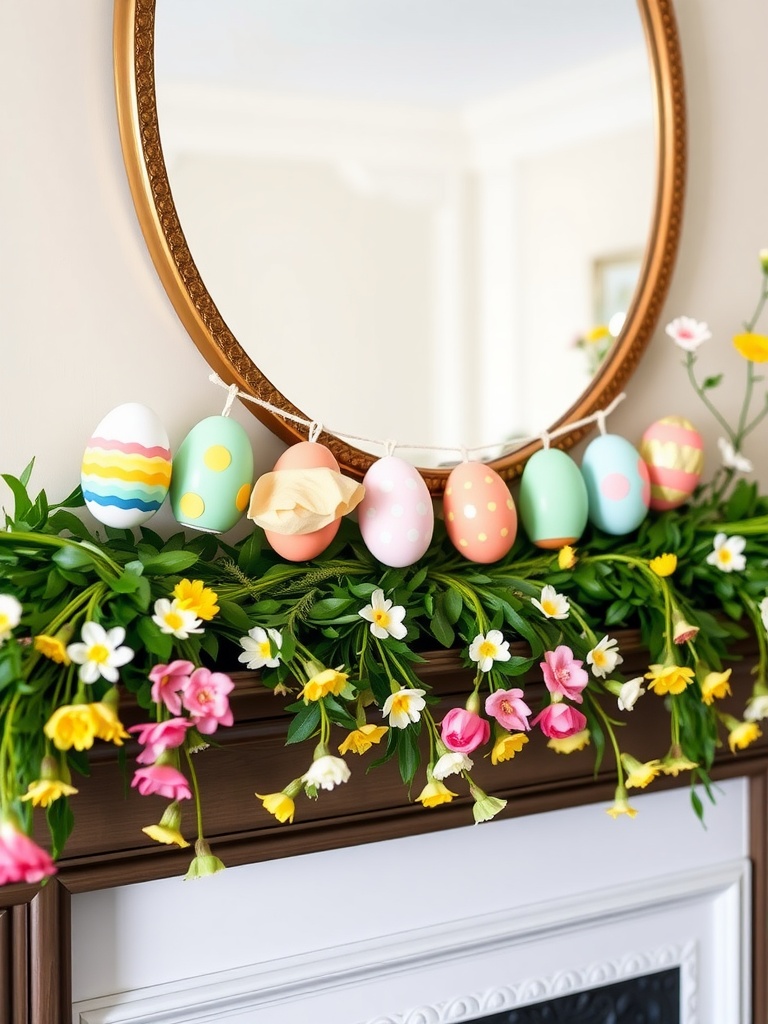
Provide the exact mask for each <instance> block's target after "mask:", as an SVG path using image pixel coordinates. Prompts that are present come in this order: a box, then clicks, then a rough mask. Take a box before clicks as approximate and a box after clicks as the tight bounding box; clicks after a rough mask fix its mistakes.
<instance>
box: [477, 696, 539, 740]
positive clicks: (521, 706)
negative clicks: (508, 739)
mask: <svg viewBox="0 0 768 1024" xmlns="http://www.w3.org/2000/svg"><path fill="white" fill-rule="evenodd" d="M522 696H523V691H522V690H496V691H495V693H492V694H491V695H490V696H489V697H486V698H485V713H486V714H487V715H491V717H492V718H495V719H496V721H497V722H498V723H499V725H501V726H503V727H504V728H505V729H507V730H508V731H509V732H527V731H528V730H529V729H530V725H529V724H528V718H529V716H530V714H531V709H530V708H529V707H528V705H527V704H526V703H525V701H524V700H523V699H522Z"/></svg>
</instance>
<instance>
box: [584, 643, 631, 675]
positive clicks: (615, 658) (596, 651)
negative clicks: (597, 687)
mask: <svg viewBox="0 0 768 1024" xmlns="http://www.w3.org/2000/svg"><path fill="white" fill-rule="evenodd" d="M618 648H619V641H618V640H616V639H614V638H613V637H609V636H604V637H603V639H602V640H601V641H600V643H599V644H597V645H596V646H595V647H593V648H592V650H591V651H590V652H589V654H588V655H587V664H588V665H591V666H592V674H593V675H595V676H597V677H598V678H599V679H605V677H606V676H607V675H608V673H609V672H613V670H614V669H615V668H616V666H617V665H621V663H622V662H623V661H624V659H623V658H622V656H621V655H620V654H619V649H618Z"/></svg>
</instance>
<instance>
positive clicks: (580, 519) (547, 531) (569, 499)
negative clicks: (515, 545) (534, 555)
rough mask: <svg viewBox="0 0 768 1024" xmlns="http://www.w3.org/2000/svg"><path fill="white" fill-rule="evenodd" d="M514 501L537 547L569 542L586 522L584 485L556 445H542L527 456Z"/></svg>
mask: <svg viewBox="0 0 768 1024" xmlns="http://www.w3.org/2000/svg"><path fill="white" fill-rule="evenodd" d="M518 502H519V505H520V520H521V522H522V524H523V528H524V529H525V532H526V533H527V534H528V537H529V539H530V540H531V542H532V543H533V544H535V545H536V546H537V547H540V548H548V549H553V548H561V547H563V545H564V544H573V543H574V541H577V540H578V539H579V537H581V535H582V533H583V532H584V528H585V527H586V525H587V513H588V509H589V501H588V498H587V485H586V483H585V482H584V477H583V476H582V475H581V472H580V471H579V467H578V466H577V465H576V463H575V462H574V461H573V459H572V458H571V457H570V455H566V453H565V452H563V451H560V449H559V448H543V449H542V450H541V451H538V452H536V453H535V454H534V455H532V456H531V457H530V459H529V460H528V462H527V463H526V464H525V469H524V470H523V475H522V477H521V479H520V494H519V497H518Z"/></svg>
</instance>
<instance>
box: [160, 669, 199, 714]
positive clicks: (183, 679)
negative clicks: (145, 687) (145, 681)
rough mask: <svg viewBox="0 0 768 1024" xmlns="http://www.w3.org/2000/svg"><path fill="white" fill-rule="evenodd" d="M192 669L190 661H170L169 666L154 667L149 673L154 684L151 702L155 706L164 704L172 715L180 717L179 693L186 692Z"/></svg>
mask: <svg viewBox="0 0 768 1024" xmlns="http://www.w3.org/2000/svg"><path fill="white" fill-rule="evenodd" d="M194 667H195V666H194V665H193V664H192V662H191V661H172V662H171V663H170V665H155V667H154V668H153V669H152V671H151V672H150V673H149V678H150V679H151V680H152V682H153V684H154V685H153V687H152V700H153V701H154V702H155V704H165V706H166V707H167V708H168V710H169V711H170V712H171V714H172V715H180V714H181V698H180V697H179V693H180V692H183V691H184V690H186V688H187V683H188V682H189V676H190V673H191V672H192V671H193V669H194Z"/></svg>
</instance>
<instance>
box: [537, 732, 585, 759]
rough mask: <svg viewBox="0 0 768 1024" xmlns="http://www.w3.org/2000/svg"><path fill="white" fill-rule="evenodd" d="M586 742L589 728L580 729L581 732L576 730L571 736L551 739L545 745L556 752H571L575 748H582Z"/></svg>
mask: <svg viewBox="0 0 768 1024" xmlns="http://www.w3.org/2000/svg"><path fill="white" fill-rule="evenodd" d="M588 744H589V729H582V730H581V732H576V733H574V734H573V736H567V737H566V738H565V739H561V740H558V739H551V740H549V742H548V743H547V746H548V747H549V749H550V750H554V751H555V753H556V754H572V753H574V751H576V750H583V749H584V747H586V746H587V745H588Z"/></svg>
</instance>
